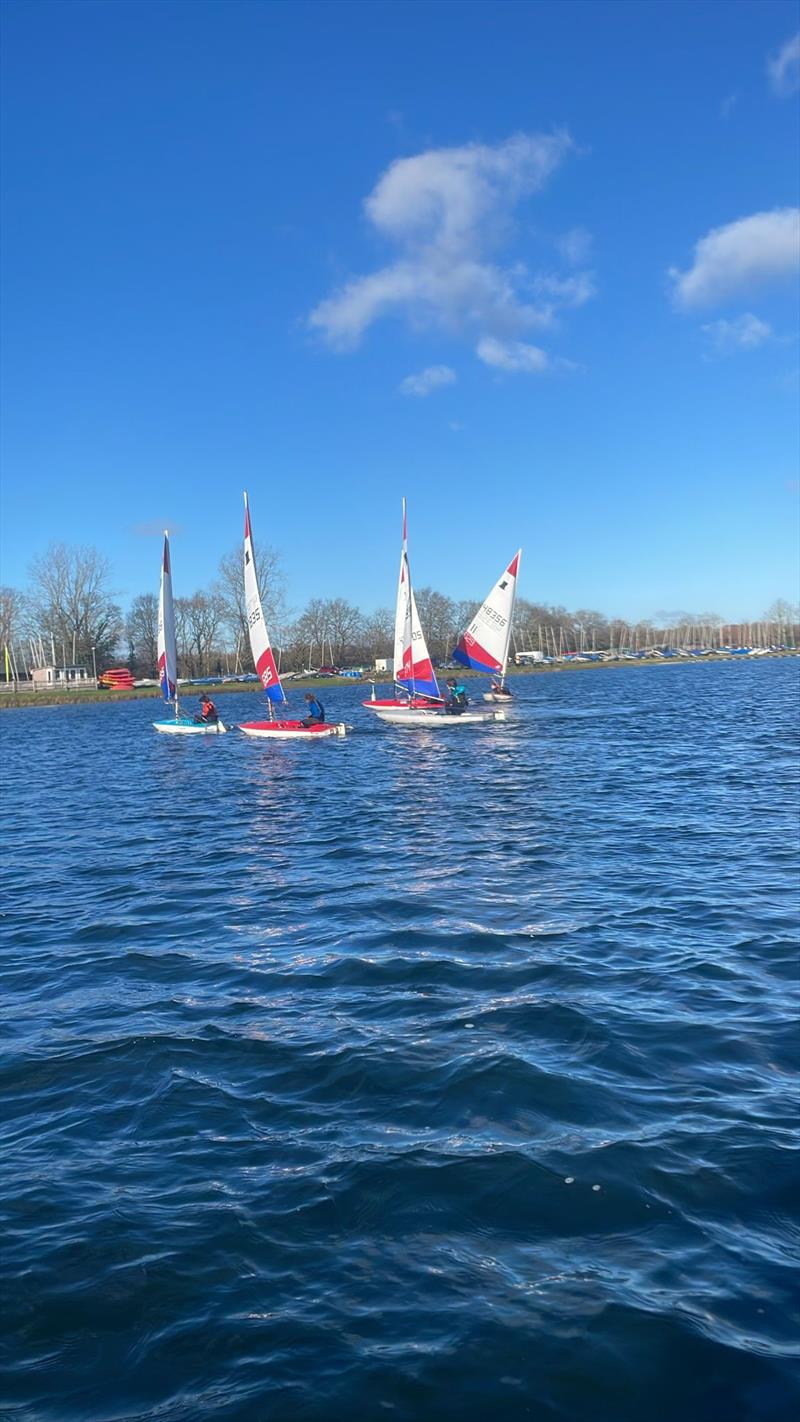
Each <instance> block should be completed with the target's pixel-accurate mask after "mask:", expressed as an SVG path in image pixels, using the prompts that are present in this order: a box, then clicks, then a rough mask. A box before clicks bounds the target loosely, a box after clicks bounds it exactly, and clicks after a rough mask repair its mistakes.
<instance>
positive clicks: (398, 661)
mask: <svg viewBox="0 0 800 1422" xmlns="http://www.w3.org/2000/svg"><path fill="white" fill-rule="evenodd" d="M394 679H395V681H396V682H397V683H398V684H399V685H400V686H402V687H404V688H405V689H406V690H407V691H410V692H411V694H412V696H413V695H418V696H437V697H438V696H439V694H440V693H439V686H438V683H437V681H436V674H435V672H434V670H433V663H432V662H431V659H430V655H429V653H428V648H427V644H426V642H425V634H424V632H423V630H422V627H421V625H420V620H419V614H418V612H417V604H416V601H415V599H414V589H413V588H412V586H411V571H410V568H409V565H408V529H407V522H406V501H405V499H403V547H402V550H401V553H400V577H399V580H398V584H397V608H396V611H395V619H394Z"/></svg>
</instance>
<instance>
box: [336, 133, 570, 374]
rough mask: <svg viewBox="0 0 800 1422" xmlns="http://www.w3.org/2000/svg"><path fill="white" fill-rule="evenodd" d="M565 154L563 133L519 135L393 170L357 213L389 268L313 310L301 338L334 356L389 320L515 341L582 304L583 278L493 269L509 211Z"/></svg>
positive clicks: (432, 152)
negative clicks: (388, 253)
mask: <svg viewBox="0 0 800 1422" xmlns="http://www.w3.org/2000/svg"><path fill="white" fill-rule="evenodd" d="M573 150H574V144H573V142H572V139H571V138H570V137H569V134H567V133H564V132H556V133H552V134H518V135H516V137H514V138H509V139H507V140H506V141H505V142H503V143H498V144H495V145H494V146H490V145H486V144H479V143H472V144H466V145H464V146H463V147H460V148H437V149H429V150H428V151H426V152H424V153H419V154H417V155H415V156H414V157H412V158H400V159H398V160H397V161H396V162H394V163H392V164H391V165H390V167H389V168H387V170H386V172H385V173H384V174H383V175H382V176H381V178H380V179H379V181H378V183H377V184H376V186H375V188H374V189H373V191H372V192H371V193H370V195H369V197H368V198H367V199H366V201H365V203H364V212H365V214H366V217H367V220H368V222H369V223H370V225H371V226H372V227H373V228H374V229H375V231H377V232H378V233H379V234H380V235H381V236H382V237H384V238H386V239H388V240H389V241H391V242H392V243H394V244H395V246H396V248H397V256H396V259H395V260H394V261H393V262H391V263H390V264H389V265H387V266H384V267H382V268H380V269H379V270H378V271H375V272H371V273H369V274H368V275H366V276H355V277H353V278H352V280H350V281H348V282H347V283H346V284H345V285H344V286H342V287H340V288H339V289H338V290H337V291H334V292H333V293H332V294H331V295H330V296H328V297H327V298H326V299H325V300H324V301H321V302H320V303H319V305H318V306H317V307H315V309H314V310H313V311H312V312H311V315H310V316H309V318H308V319H309V325H310V327H311V329H312V330H314V331H316V332H318V334H319V335H320V336H321V337H322V339H323V340H324V341H325V342H326V343H327V344H328V345H329V346H331V347H332V348H333V349H334V350H352V349H354V348H355V347H356V346H358V344H359V342H360V341H361V340H362V338H363V336H364V335H365V333H366V332H367V331H368V330H369V328H370V327H371V326H372V325H373V324H374V323H375V322H376V321H378V320H379V319H380V318H381V317H383V316H387V315H391V314H395V315H402V316H403V317H404V318H405V319H406V320H407V321H408V322H409V323H410V324H411V325H412V326H413V327H417V328H423V327H430V326H433V327H435V328H438V329H444V330H446V331H448V332H449V333H450V334H453V335H458V336H463V337H471V338H472V339H475V338H476V337H477V339H478V340H479V341H480V340H482V339H483V338H493V339H495V340H496V341H499V342H506V343H508V342H511V343H513V342H515V341H517V342H519V340H520V337H521V336H523V335H524V334H525V333H526V332H528V331H530V330H533V329H535V328H537V327H546V326H548V325H551V324H552V323H553V321H554V319H555V314H556V312H557V311H558V310H560V309H563V308H565V307H568V306H577V305H580V304H581V302H582V301H585V300H588V299H589V296H590V295H591V294H592V293H593V287H592V285H591V278H590V275H589V274H588V273H575V274H574V275H573V276H571V277H567V278H563V279H561V278H557V277H551V276H547V275H536V274H533V275H532V274H531V273H530V272H529V271H528V269H527V268H526V267H525V266H524V265H523V264H521V263H516V264H514V265H512V266H502V265H500V264H498V263H497V262H496V261H495V260H492V259H491V254H493V253H495V252H496V251H497V249H498V248H499V247H500V246H501V245H502V244H503V243H504V242H507V241H508V240H509V239H510V238H511V236H512V235H513V232H514V227H513V222H512V214H513V211H514V208H515V206H516V204H517V203H519V202H520V201H522V200H523V199H524V198H527V197H529V196H531V195H532V194H533V193H535V192H538V191H539V190H540V189H541V188H542V187H543V186H544V184H545V183H546V181H547V179H548V178H549V177H550V176H551V174H552V173H553V172H555V170H556V169H557V168H558V166H559V165H560V164H561V163H563V161H564V160H565V158H566V157H567V156H568V155H569V154H570V153H571V152H572V151H573ZM530 349H535V348H534V347H531V348H530Z"/></svg>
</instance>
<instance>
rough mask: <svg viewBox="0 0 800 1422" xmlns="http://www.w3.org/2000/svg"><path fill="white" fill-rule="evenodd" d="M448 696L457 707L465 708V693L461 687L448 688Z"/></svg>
mask: <svg viewBox="0 0 800 1422" xmlns="http://www.w3.org/2000/svg"><path fill="white" fill-rule="evenodd" d="M450 696H451V699H452V700H453V701H455V703H456V705H457V706H466V704H467V693H466V691H465V690H464V688H463V686H453V687H451V688H450Z"/></svg>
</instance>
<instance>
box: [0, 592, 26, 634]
mask: <svg viewBox="0 0 800 1422" xmlns="http://www.w3.org/2000/svg"><path fill="white" fill-rule="evenodd" d="M24 603H25V600H24V598H23V596H22V593H21V592H18V591H17V589H16V588H0V647H10V646H12V644H13V642H14V641H15V639H17V638H19V637H20V636H22V634H23V617H24Z"/></svg>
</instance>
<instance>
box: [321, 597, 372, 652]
mask: <svg viewBox="0 0 800 1422" xmlns="http://www.w3.org/2000/svg"><path fill="white" fill-rule="evenodd" d="M325 607H326V622H327V627H328V641H329V643H330V645H331V650H332V654H333V659H334V661H335V663H336V665H337V666H342V665H344V664H345V663H346V662H348V661H350V659H351V658H352V656H353V654H354V652H355V650H356V644H357V642H358V640H359V638H360V635H361V629H362V626H363V618H362V616H361V613H360V612H359V610H358V608H357V607H354V606H353V604H352V603H350V602H346V601H345V599H344V598H343V597H335V598H331V600H330V601H329V602H327V603H326V604H325Z"/></svg>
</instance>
